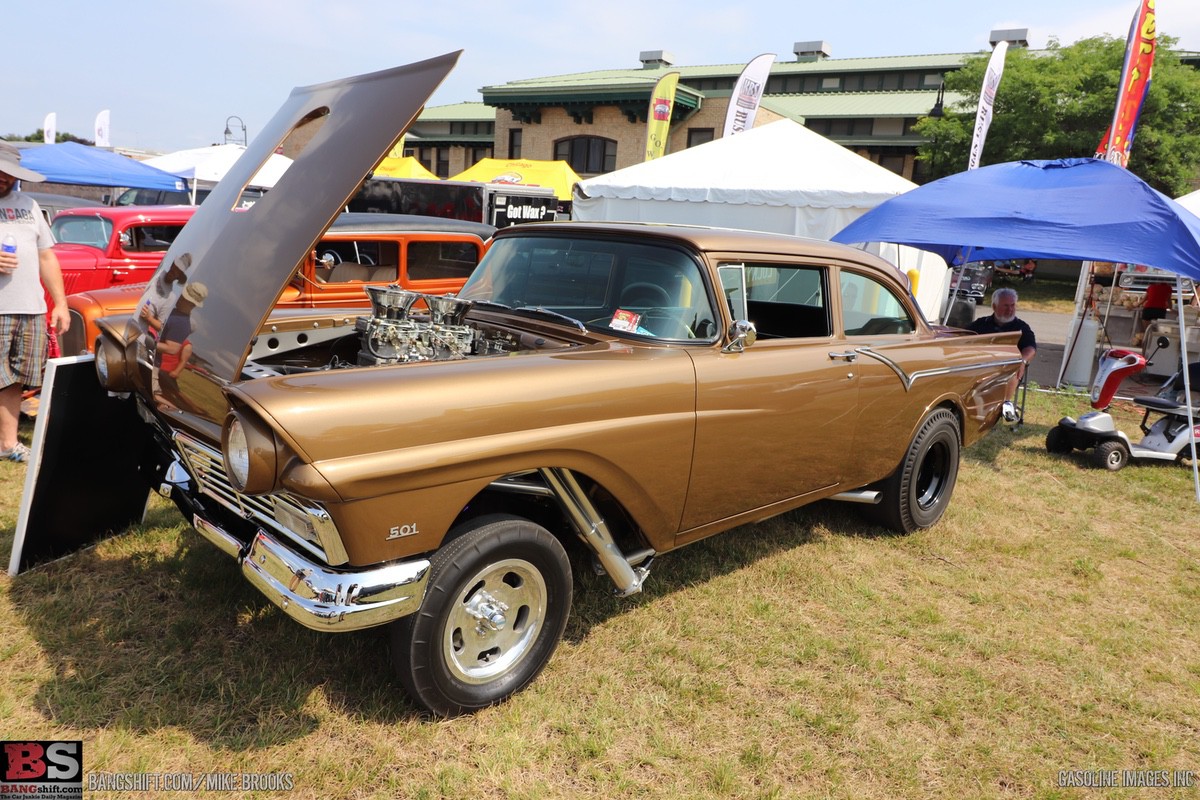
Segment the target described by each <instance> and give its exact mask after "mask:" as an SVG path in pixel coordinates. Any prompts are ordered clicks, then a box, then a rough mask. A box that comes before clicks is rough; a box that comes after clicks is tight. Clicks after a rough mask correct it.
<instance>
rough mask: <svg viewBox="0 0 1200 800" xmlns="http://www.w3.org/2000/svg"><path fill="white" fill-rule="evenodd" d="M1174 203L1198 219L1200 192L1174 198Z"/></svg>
mask: <svg viewBox="0 0 1200 800" xmlns="http://www.w3.org/2000/svg"><path fill="white" fill-rule="evenodd" d="M1175 202H1176V203H1179V205H1181V206H1183V207H1184V208H1186V209H1187V210H1188V211H1190V212H1192V213H1193V214H1195V215H1196V216H1197V217H1200V191H1195V192H1192V193H1191V194H1185V195H1184V196H1183V197H1176V198H1175Z"/></svg>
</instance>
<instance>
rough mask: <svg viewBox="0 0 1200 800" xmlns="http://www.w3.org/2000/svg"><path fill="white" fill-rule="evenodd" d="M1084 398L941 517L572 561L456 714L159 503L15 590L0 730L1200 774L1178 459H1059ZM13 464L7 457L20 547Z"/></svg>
mask: <svg viewBox="0 0 1200 800" xmlns="http://www.w3.org/2000/svg"><path fill="white" fill-rule="evenodd" d="M1085 408H1086V402H1085V401H1084V399H1083V398H1082V397H1080V396H1074V397H1072V396H1058V395H1044V394H1038V393H1031V395H1030V402H1029V409H1028V414H1027V419H1028V423H1027V425H1026V426H1025V427H1024V429H1023V430H1022V431H1021V432H1019V433H1013V432H1012V431H1010V430H1008V429H1003V430H997V431H995V432H993V433H992V434H990V435H989V436H988V438H987V439H985V440H984V441H983V442H982V443H980V444H979V445H977V446H976V447H974V448H972V449H971V450H970V451H968V452H966V453H965V456H964V461H963V468H962V472H961V475H960V482H959V486H958V489H957V492H956V495H955V498H954V501H953V503H952V505H951V509H950V512H949V513H948V515H947V517H946V518H945V519H944V520H943V521H942V523H941V524H939V525H938V526H937V527H936V528H935V529H933V530H930V531H923V532H920V533H917V534H915V535H912V536H907V537H898V536H891V535H887V534H885V533H883V532H881V531H880V530H879V529H877V528H874V527H872V526H870V525H868V524H866V523H864V522H863V521H862V520H861V519H860V518H859V516H858V515H857V514H856V513H855V510H854V507H853V506H848V505H842V504H834V503H820V504H817V505H814V506H811V507H808V508H805V509H801V510H800V511H797V512H795V513H792V514H788V515H786V516H784V517H781V518H777V519H775V520H772V521H769V522H767V523H765V524H762V525H757V526H747V527H744V528H741V529H739V530H737V531H735V532H731V533H729V534H725V535H722V536H718V537H715V538H713V539H711V540H708V541H705V542H701V543H699V544H696V545H693V546H691V547H688V548H685V549H684V550H681V551H679V552H677V553H674V554H670V555H667V556H664V557H662V558H660V559H658V561H657V562H656V564H655V568H654V571H653V574H652V576H651V579H650V580H649V582H648V584H647V588H646V591H645V592H643V593H642V594H641V595H638V596H636V597H633V598H630V599H626V600H620V599H617V598H613V597H611V596H610V594H609V589H610V587H609V585H608V583H607V582H606V581H605V580H604V579H601V578H597V577H595V576H593V575H590V574H584V575H580V576H579V577H578V580H577V585H578V589H577V592H576V597H575V610H574V613H573V615H572V618H571V622H570V623H569V626H568V630H567V636H566V639H565V640H564V642H563V644H562V646H561V647H560V649H559V651H558V653H557V654H556V656H555V658H554V659H553V661H552V662H551V664H550V666H549V667H548V669H547V670H546V672H545V673H544V674H543V675H542V676H541V677H540V678H539V679H538V681H536V682H535V683H534V685H533V686H532V687H531V688H530V689H529V690H527V691H525V692H524V693H522V694H520V695H518V696H517V697H516V698H514V699H513V700H512V701H510V702H509V703H506V704H505V705H502V706H499V707H497V708H493V709H489V710H486V711H484V712H482V713H480V714H477V715H475V716H473V717H467V718H463V719H456V720H451V721H446V722H442V721H431V720H429V719H426V718H424V717H422V716H420V715H419V714H417V713H416V712H415V711H414V709H413V707H412V706H411V705H410V704H409V703H408V702H407V700H406V699H405V698H404V697H403V695H402V693H401V691H400V689H399V687H398V685H397V684H396V682H395V681H394V680H393V679H392V677H391V675H390V671H389V667H388V665H387V660H386V643H387V640H386V636H385V635H384V634H383V633H382V632H378V631H367V632H363V633H356V634H343V635H336V636H333V635H325V636H323V635H319V634H316V633H313V632H310V631H307V630H305V629H303V628H301V627H299V626H298V625H295V624H294V623H292V622H290V621H288V620H287V619H285V618H284V617H283V615H282V614H281V613H280V612H278V611H277V610H276V609H274V607H273V606H271V605H270V604H269V603H268V602H267V601H266V600H265V599H263V598H262V597H260V596H259V595H257V594H256V593H255V592H254V591H253V590H252V589H250V587H249V586H247V585H245V584H244V582H243V581H242V580H241V579H240V577H239V576H238V574H237V572H236V570H235V568H234V566H233V563H232V562H231V561H229V560H228V559H227V558H226V557H224V556H222V555H221V554H220V553H218V552H216V550H215V549H213V548H212V547H210V546H208V545H207V544H206V543H205V542H203V541H202V540H201V539H200V538H199V537H198V536H197V535H196V534H195V533H194V532H193V531H191V529H190V528H189V527H188V526H186V525H185V524H184V523H183V522H182V521H181V519H180V518H179V516H178V515H177V514H176V513H175V512H174V510H173V509H171V508H170V507H168V506H166V505H164V504H161V503H158V502H156V503H155V504H154V506H153V510H152V515H151V519H150V520H149V521H148V523H147V524H146V525H144V526H142V527H141V528H139V529H138V530H136V531H134V532H131V533H129V534H127V535H124V536H121V537H118V538H116V539H112V540H109V541H106V542H104V543H102V544H100V545H99V546H97V547H96V548H93V549H91V550H89V551H87V552H84V553H81V554H78V555H75V556H72V557H71V558H68V559H65V560H63V561H60V562H57V563H55V564H51V565H48V566H46V567H43V568H40V569H38V570H36V571H34V572H32V573H30V574H28V575H25V576H22V577H19V578H17V579H9V578H2V579H0V614H3V615H4V618H5V619H7V620H8V625H6V626H5V628H4V629H3V632H2V633H0V719H4V720H5V725H4V728H5V731H6V733H8V734H9V736H10V737H11V736H22V737H30V738H56V737H62V738H79V739H83V740H84V742H85V748H86V759H87V764H86V769H87V770H89V771H135V772H136V771H154V772H165V771H173V770H186V771H191V772H201V771H248V772H271V771H289V772H292V773H293V774H294V775H295V782H296V790H295V791H294V792H293V793H292V795H293V796H296V797H415V798H460V797H461V798H477V797H481V796H504V797H514V798H544V797H570V798H575V797H594V798H609V797H614V796H619V795H624V796H638V797H664V798H677V797H689V798H691V797H711V798H735V797H736V798H746V797H761V798H784V797H805V796H820V797H845V798H859V797H878V798H894V797H914V798H926V797H947V798H960V797H1060V796H1078V795H1077V794H1076V793H1075V792H1074V791H1073V790H1072V791H1068V790H1062V789H1059V788H1058V786H1057V777H1058V773H1059V771H1060V770H1070V769H1135V768H1143V769H1179V770H1200V744H1198V742H1200V736H1198V734H1200V730H1198V728H1200V723H1198V722H1197V720H1200V645H1198V644H1197V643H1198V642H1200V619H1198V617H1200V614H1198V612H1197V608H1198V607H1200V603H1198V602H1197V601H1198V600H1200V589H1198V588H1197V587H1198V586H1200V580H1198V578H1200V540H1198V539H1197V536H1196V533H1197V526H1196V523H1195V519H1196V501H1195V498H1194V497H1193V496H1192V489H1191V476H1190V472H1189V471H1188V470H1187V469H1185V468H1183V467H1180V466H1177V465H1172V466H1163V465H1135V466H1131V467H1127V468H1126V469H1125V470H1123V471H1122V472H1119V473H1107V472H1102V471H1099V470H1095V469H1092V468H1091V467H1090V466H1089V465H1088V462H1087V460H1086V459H1085V458H1083V457H1081V456H1079V455H1075V456H1071V457H1061V456H1051V455H1049V454H1047V453H1046V452H1045V449H1044V446H1043V440H1044V436H1045V431H1046V429H1047V426H1048V425H1050V424H1052V423H1053V422H1054V421H1055V420H1057V419H1058V417H1059V416H1061V415H1062V414H1064V413H1071V414H1078V413H1080V412H1082V411H1083V410H1085ZM1119 420H1120V424H1121V425H1122V427H1123V428H1124V429H1126V430H1130V431H1132V430H1134V426H1135V425H1136V419H1135V418H1134V416H1133V413H1132V412H1131V411H1129V410H1121V411H1119ZM22 478H23V470H22V468H20V467H18V466H16V465H2V464H0V526H2V528H0V530H2V532H0V555H3V557H4V558H5V560H6V561H7V555H8V552H9V549H10V547H11V541H12V530H13V526H14V524H15V520H16V514H17V505H18V501H19V492H20V484H21V480H22ZM1087 796H1089V797H1092V796H1095V797H1106V796H1113V797H1118V796H1119V797H1123V798H1124V797H1130V796H1134V794H1131V793H1130V792H1129V791H1127V790H1122V791H1113V792H1107V793H1106V792H1104V791H1091V792H1088V795H1087ZM1154 796H1155V797H1171V796H1176V795H1174V794H1173V793H1172V791H1170V790H1168V791H1160V792H1156V793H1155V795H1154ZM1178 796H1195V794H1194V790H1193V791H1192V792H1191V793H1189V792H1184V791H1180V792H1179V793H1178Z"/></svg>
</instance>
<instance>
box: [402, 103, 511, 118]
mask: <svg viewBox="0 0 1200 800" xmlns="http://www.w3.org/2000/svg"><path fill="white" fill-rule="evenodd" d="M417 119H419V120H420V121H421V122H491V121H493V120H494V119H496V109H494V108H492V107H491V106H489V105H485V104H484V103H482V102H474V103H454V104H452V105H448V106H429V107H428V108H425V109H424V110H423V111H421V113H420V115H418V117H417Z"/></svg>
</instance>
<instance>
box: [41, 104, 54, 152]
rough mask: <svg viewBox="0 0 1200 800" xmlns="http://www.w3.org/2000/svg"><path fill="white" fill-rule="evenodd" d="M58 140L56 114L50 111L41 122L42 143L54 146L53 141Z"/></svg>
mask: <svg viewBox="0 0 1200 800" xmlns="http://www.w3.org/2000/svg"><path fill="white" fill-rule="evenodd" d="M57 138H58V114H55V113H54V112H53V111H51V112H50V113H49V114H47V115H46V119H45V120H43V121H42V141H43V142H45V143H46V144H54V140H55V139H57Z"/></svg>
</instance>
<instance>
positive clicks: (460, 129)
mask: <svg viewBox="0 0 1200 800" xmlns="http://www.w3.org/2000/svg"><path fill="white" fill-rule="evenodd" d="M495 130H496V124H495V123H494V122H451V123H450V133H451V134H453V135H461V136H490V135H491V134H492V133H494V132H495Z"/></svg>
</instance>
